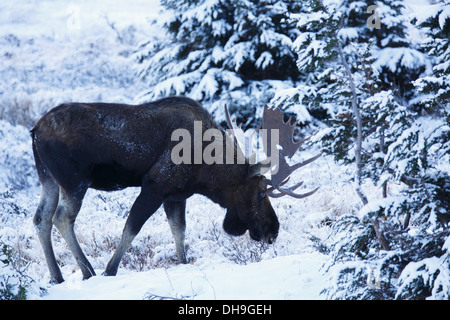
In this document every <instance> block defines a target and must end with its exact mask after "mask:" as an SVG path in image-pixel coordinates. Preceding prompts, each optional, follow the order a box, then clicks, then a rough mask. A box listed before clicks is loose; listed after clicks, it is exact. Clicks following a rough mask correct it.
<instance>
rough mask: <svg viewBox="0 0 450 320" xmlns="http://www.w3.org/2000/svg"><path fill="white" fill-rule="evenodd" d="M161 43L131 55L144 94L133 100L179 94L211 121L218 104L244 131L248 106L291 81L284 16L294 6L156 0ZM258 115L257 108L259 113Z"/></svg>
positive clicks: (250, 113) (271, 1) (293, 32)
mask: <svg viewBox="0 0 450 320" xmlns="http://www.w3.org/2000/svg"><path fill="white" fill-rule="evenodd" d="M161 4H162V5H163V7H164V8H165V11H166V13H165V14H166V15H167V16H168V17H169V18H168V19H167V21H166V22H165V23H164V27H165V29H166V30H167V32H168V35H169V38H168V40H167V41H162V42H155V41H154V40H151V41H148V42H146V43H143V44H141V45H140V47H139V49H138V52H137V54H136V57H137V61H138V63H139V74H140V76H141V77H142V78H144V79H146V81H147V82H148V86H149V90H147V91H146V92H143V94H142V99H141V100H151V99H155V98H158V97H162V96H168V95H175V94H177V95H179V94H183V95H187V96H189V97H191V98H193V99H196V100H199V101H202V102H203V104H204V105H205V107H206V108H208V109H209V110H210V111H211V112H213V114H214V115H215V116H216V118H218V119H219V120H225V117H224V115H223V114H222V112H223V105H224V104H225V103H227V105H228V107H229V109H230V111H231V112H233V113H235V114H236V115H237V116H238V118H240V119H239V120H240V121H241V122H244V124H245V125H249V124H250V123H251V122H252V121H253V120H254V117H255V111H256V107H261V106H263V105H264V104H265V103H267V102H268V101H269V100H270V99H271V98H272V97H273V96H274V93H275V92H276V91H278V90H279V89H280V88H286V87H292V86H293V82H292V81H296V80H297V79H298V77H299V71H298V69H297V68H296V64H295V61H296V57H295V54H294V52H293V51H292V49H291V48H292V42H293V40H294V39H295V38H296V37H297V36H298V29H297V28H296V26H295V23H294V24H293V23H291V21H290V20H289V19H288V12H298V11H299V10H300V6H301V2H300V1H290V0H284V1H279V0H277V1H275V0H265V1H260V0H227V1H224V0H201V1H191V0H162V1H161ZM260 109H261V110H262V108H260Z"/></svg>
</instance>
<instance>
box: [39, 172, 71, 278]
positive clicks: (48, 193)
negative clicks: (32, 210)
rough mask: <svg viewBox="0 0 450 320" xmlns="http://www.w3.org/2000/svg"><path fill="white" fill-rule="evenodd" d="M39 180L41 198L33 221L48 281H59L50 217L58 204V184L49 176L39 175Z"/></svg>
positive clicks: (59, 274) (59, 273) (59, 275)
mask: <svg viewBox="0 0 450 320" xmlns="http://www.w3.org/2000/svg"><path fill="white" fill-rule="evenodd" d="M40 180H41V184H42V191H41V199H40V201H39V205H38V208H37V210H36V214H35V215H34V218H33V223H34V225H35V227H36V230H37V233H38V236H39V241H40V242H41V245H42V249H43V251H44V256H45V260H46V261H47V266H48V269H49V271H50V278H51V280H50V282H52V283H61V282H63V281H64V279H63V277H62V274H61V270H60V269H59V267H58V263H57V262H56V258H55V254H54V252H53V246H52V239H51V232H52V226H53V224H52V218H53V214H54V213H55V210H56V206H57V205H58V197H59V186H58V184H56V182H55V181H54V180H53V178H51V177H49V176H46V177H41V179H40Z"/></svg>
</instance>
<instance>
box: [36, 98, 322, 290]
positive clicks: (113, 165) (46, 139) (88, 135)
mask: <svg viewBox="0 0 450 320" xmlns="http://www.w3.org/2000/svg"><path fill="white" fill-rule="evenodd" d="M225 110H226V115H227V119H228V125H229V126H231V127H232V128H234V129H238V128H237V127H236V122H232V121H231V119H230V115H229V113H228V110H227V109H226V107H225ZM198 121H201V124H202V127H201V128H202V130H203V131H205V130H208V129H217V130H222V131H224V129H222V128H220V127H219V126H218V124H217V123H216V122H215V121H214V120H213V118H212V117H211V115H210V114H209V113H208V112H207V111H206V110H205V109H204V108H203V107H202V106H201V105H200V104H199V103H198V102H196V101H194V100H191V99H189V98H185V97H169V98H164V99H161V100H158V101H155V102H150V103H145V104H141V105H125V104H111V103H65V104H62V105H59V106H57V107H55V108H54V109H52V110H50V111H49V112H48V113H47V114H45V115H44V116H43V117H42V118H41V119H40V120H39V121H38V122H37V124H36V125H35V127H34V128H33V129H32V130H31V135H32V141H33V153H34V158H35V162H36V168H37V172H38V176H39V180H40V183H41V186H42V190H41V197H40V202H39V205H38V208H37V210H36V214H35V216H34V219H33V222H34V225H35V226H36V229H37V233H38V236H39V240H40V242H41V245H42V248H43V252H44V256H45V258H46V261H47V265H48V268H49V271H50V277H51V281H52V282H55V283H61V282H63V281H64V279H63V277H62V274H61V271H60V269H59V267H58V264H57V261H56V258H55V255H54V252H53V248H52V243H51V229H52V226H53V225H55V227H56V228H57V229H58V231H59V232H60V233H61V235H62V237H63V238H64V240H65V241H66V242H67V244H68V247H69V249H70V250H71V252H72V254H73V255H74V257H75V259H76V261H77V264H78V265H79V267H80V269H81V272H82V274H83V278H84V279H88V278H89V277H91V276H93V275H95V272H94V269H93V268H92V266H91V264H90V263H89V261H88V260H87V258H86V256H85V255H84V253H83V251H82V250H81V248H80V245H79V243H78V241H77V239H76V236H75V232H74V223H75V219H76V217H77V215H78V212H79V210H80V208H81V205H82V201H83V197H84V195H85V193H86V191H87V189H88V188H93V189H97V190H106V191H113V190H120V189H123V188H127V187H132V186H137V187H140V188H141V189H140V194H139V196H138V197H137V199H136V200H135V202H134V204H133V206H132V208H131V210H130V213H129V215H128V218H127V221H126V223H125V227H124V230H123V234H122V237H121V240H120V243H119V244H118V246H117V249H116V251H115V253H114V255H113V257H112V258H111V260H110V261H109V263H108V265H107V266H106V269H105V271H104V273H103V274H104V275H107V276H113V275H116V273H117V269H118V266H119V263H120V260H121V258H122V256H123V254H124V253H125V251H126V250H127V248H128V247H129V245H130V244H131V242H132V241H133V239H134V238H135V236H136V235H137V234H138V232H139V231H140V229H141V227H142V226H143V224H144V223H145V222H146V221H147V219H148V218H149V217H150V216H151V215H152V214H153V213H154V212H155V211H156V210H157V209H158V208H159V207H160V206H161V205H163V206H164V210H165V212H166V215H167V219H168V222H169V225H170V228H171V231H172V234H173V236H174V239H175V246H176V253H177V259H178V262H179V263H186V262H187V260H186V253H185V247H184V239H185V229H186V222H185V206H186V199H187V198H189V197H190V196H191V195H193V194H195V193H198V194H202V195H205V196H206V197H208V198H209V199H211V200H212V201H214V202H216V203H218V204H219V205H220V206H222V207H224V208H225V209H226V210H227V212H226V215H225V218H224V222H223V228H224V230H225V231H226V232H227V233H228V234H231V235H235V236H237V235H242V234H244V233H245V232H246V231H247V230H249V233H250V236H251V238H252V239H254V240H257V241H264V242H266V243H269V244H270V243H272V242H273V241H274V240H275V238H276V237H277V234H278V229H279V222H278V219H277V216H276V214H275V212H274V210H273V208H272V206H271V204H270V200H269V196H271V197H280V196H283V195H290V196H293V197H297V198H302V197H306V196H309V195H311V194H312V193H314V192H315V191H316V190H317V189H315V190H313V191H311V192H308V193H305V194H296V193H294V190H295V189H296V188H297V187H299V186H300V184H301V183H300V184H296V185H295V186H293V187H291V188H286V187H283V185H285V184H286V182H287V180H288V179H289V175H290V174H291V173H292V172H293V171H294V170H296V169H298V168H300V167H302V166H304V165H306V164H308V163H310V162H312V161H314V160H315V159H317V158H318V157H319V156H320V155H318V156H315V157H313V158H311V159H309V160H306V161H304V162H302V163H298V164H296V165H293V166H289V165H288V164H287V162H286V157H292V156H293V154H294V153H295V152H296V151H297V150H298V148H299V147H300V145H301V143H302V142H297V143H296V142H294V141H293V130H294V127H295V124H293V125H291V124H290V120H289V121H288V122H284V121H283V114H282V112H281V111H280V110H278V109H275V110H274V109H269V108H267V107H266V108H265V110H264V117H263V127H264V128H265V129H268V130H279V137H280V143H279V145H280V146H281V148H277V150H278V149H280V150H278V151H279V153H280V155H279V159H280V161H279V163H278V165H277V166H278V167H277V173H276V174H274V175H272V176H271V178H270V179H268V178H266V177H265V176H264V175H263V174H262V172H263V171H262V170H261V169H262V168H263V167H264V166H266V167H267V164H263V163H262V162H258V163H254V164H251V163H250V162H249V161H245V162H244V163H243V164H242V163H240V164H238V163H222V164H217V163H214V164H205V163H201V164H198V163H175V162H174V161H172V159H171V150H172V149H173V148H174V147H175V145H176V144H177V142H176V141H173V139H172V138H171V137H172V133H173V132H174V131H175V130H177V129H180V128H182V129H185V130H187V131H188V132H191V133H193V132H192V131H193V123H194V122H198ZM227 137H228V138H227V139H231V141H232V140H233V139H232V138H230V137H229V136H227ZM228 141H229V140H228ZM233 145H234V146H236V148H238V144H237V143H236V141H234V142H233ZM202 147H203V148H204V147H205V143H203V144H202ZM236 154H237V153H236Z"/></svg>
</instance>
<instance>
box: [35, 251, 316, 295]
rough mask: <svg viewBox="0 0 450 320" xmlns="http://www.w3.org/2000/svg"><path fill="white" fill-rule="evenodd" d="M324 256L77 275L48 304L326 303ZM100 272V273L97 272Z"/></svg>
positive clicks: (51, 291)
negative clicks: (86, 276) (115, 301)
mask: <svg viewBox="0 0 450 320" xmlns="http://www.w3.org/2000/svg"><path fill="white" fill-rule="evenodd" d="M323 262H324V257H323V256H321V255H320V254H317V253H315V254H303V255H291V256H285V257H277V258H274V259H271V260H266V261H262V262H259V263H254V264H249V265H236V264H230V263H218V264H212V265H210V264H206V263H205V264H204V265H200V266H197V265H178V266H175V267H170V268H159V269H154V270H149V271H145V272H134V271H128V270H121V271H120V272H119V274H118V275H117V276H116V277H113V278H112V277H102V276H98V277H93V278H91V279H89V280H86V281H83V280H82V275H81V272H80V271H77V272H75V273H73V274H71V275H69V277H68V278H67V279H66V281H65V282H64V283H63V284H61V285H57V286H53V287H51V288H49V289H48V294H47V295H45V296H43V297H40V296H36V297H31V298H32V299H33V298H36V299H44V300H53V299H59V300H65V299H80V300H90V299H95V300H107V299H119V300H129V299H194V300H196V299H198V300H216V299H217V300H230V299H238V300H239V299H244V300H245V299H249V298H251V299H257V300H259V299H265V300H279V299H321V298H322V297H321V296H320V290H321V288H322V286H323V283H322V282H321V281H323V280H321V279H323V278H322V277H321V275H320V271H319V269H320V266H321V265H322V264H323ZM97 271H98V273H100V272H101V270H97Z"/></svg>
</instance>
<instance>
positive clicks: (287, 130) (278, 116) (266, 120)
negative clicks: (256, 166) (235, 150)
mask: <svg viewBox="0 0 450 320" xmlns="http://www.w3.org/2000/svg"><path fill="white" fill-rule="evenodd" d="M225 115H226V119H227V122H228V126H229V127H230V128H231V129H233V131H234V132H235V133H234V136H235V139H236V140H238V139H237V138H238V136H244V133H243V130H242V129H241V126H238V125H237V123H236V120H235V121H231V117H230V114H229V112H228V109H227V106H226V105H225ZM297 123H298V120H297V121H295V122H294V123H293V124H292V125H291V118H289V119H288V121H287V122H284V121H283V112H282V111H281V110H279V109H269V108H268V107H267V106H265V107H264V114H263V128H264V129H267V131H266V133H267V139H263V145H264V151H265V153H266V156H267V157H269V155H270V156H272V150H271V143H270V141H272V140H271V139H272V134H278V138H279V140H278V141H279V147H280V148H279V149H280V150H279V151H278V152H279V154H278V168H276V169H277V170H272V172H276V173H275V174H272V175H271V179H270V180H269V181H268V184H270V185H271V187H270V188H269V189H268V192H269V196H270V197H272V198H279V197H282V196H285V195H289V196H292V197H294V198H297V199H301V198H305V197H308V196H310V195H312V194H313V193H315V192H316V191H317V190H318V189H319V188H316V189H314V190H312V191H310V192H307V193H304V194H297V193H295V192H294V191H295V190H296V189H297V188H298V187H300V186H301V185H302V184H303V181H302V182H299V183H297V184H295V185H294V186H292V187H289V188H282V186H283V185H285V184H286V183H287V182H288V181H289V176H290V175H291V174H292V173H293V172H294V171H295V170H297V169H299V168H301V167H303V166H306V165H307V164H309V163H311V162H313V161H314V160H316V159H318V158H319V157H320V156H321V155H322V153H320V154H318V155H316V156H314V157H312V158H310V159H308V160H306V161H303V162H300V163H297V164H294V165H292V166H290V165H289V164H288V163H287V161H286V158H292V157H293V156H294V154H295V153H296V152H297V150H298V149H299V148H300V146H301V145H302V144H303V143H305V142H306V141H308V140H309V139H310V138H311V137H308V138H306V139H303V140H301V141H299V142H294V141H293V136H294V129H295V126H296V125H297ZM259 128H260V127H258V129H259ZM258 129H256V130H258ZM256 130H255V132H256ZM260 166H261V167H267V165H263V164H260ZM272 169H273V168H272ZM275 190H277V191H279V193H275V192H274V191H275Z"/></svg>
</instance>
